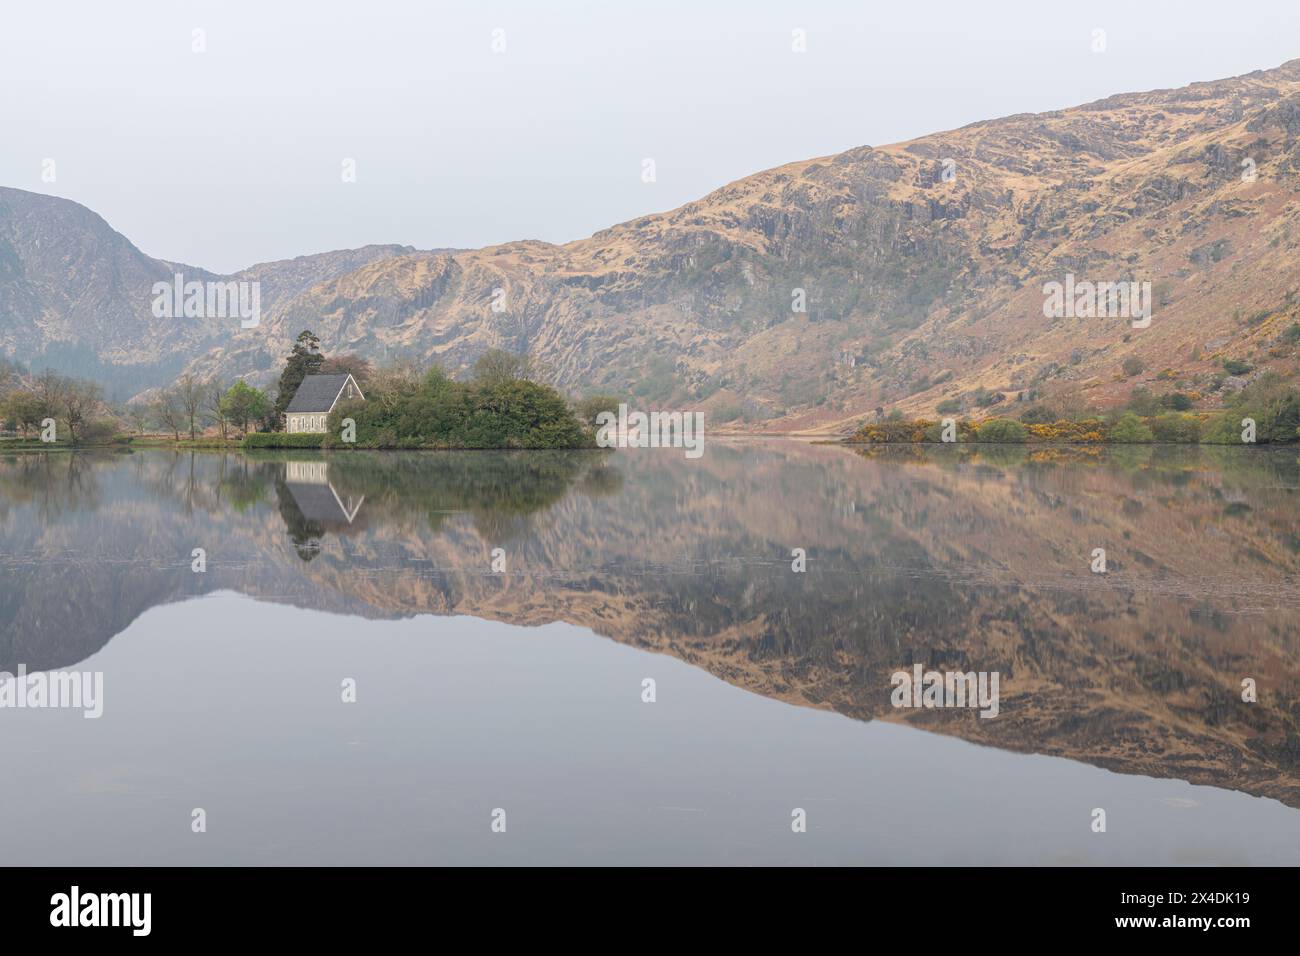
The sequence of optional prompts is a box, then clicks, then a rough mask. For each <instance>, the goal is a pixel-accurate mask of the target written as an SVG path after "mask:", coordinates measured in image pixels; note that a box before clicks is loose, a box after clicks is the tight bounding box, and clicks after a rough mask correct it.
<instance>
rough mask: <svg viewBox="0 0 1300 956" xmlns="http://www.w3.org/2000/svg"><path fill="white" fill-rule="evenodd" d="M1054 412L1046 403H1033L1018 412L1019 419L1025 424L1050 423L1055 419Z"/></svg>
mask: <svg viewBox="0 0 1300 956" xmlns="http://www.w3.org/2000/svg"><path fill="white" fill-rule="evenodd" d="M1057 417H1058V416H1057V414H1056V412H1054V411H1052V410H1051V409H1050V408H1048V407H1047V406H1046V405H1034V406H1033V407H1032V408H1026V409H1025V410H1024V411H1023V412H1021V414H1020V420H1021V421H1022V422H1024V423H1025V424H1026V425H1050V424H1052V422H1054V421H1056V419H1057Z"/></svg>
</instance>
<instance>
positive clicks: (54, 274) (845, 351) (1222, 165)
mask: <svg viewBox="0 0 1300 956" xmlns="http://www.w3.org/2000/svg"><path fill="white" fill-rule="evenodd" d="M1298 186H1300V60H1294V61H1291V62H1289V63H1287V64H1285V65H1283V66H1281V67H1279V68H1277V69H1274V70H1269V71H1260V72H1256V73H1252V74H1248V75H1246V76H1242V77H1236V78H1233V79H1227V80H1220V81H1215V82H1210V83H1198V84H1193V85H1191V86H1189V87H1186V88H1183V89H1177V90H1161V91H1154V92H1148V93H1134V94H1125V95H1120V96H1114V97H1110V98H1108V99H1106V100H1101V101H1099V102H1096V103H1091V104H1088V105H1085V106H1080V107H1076V108H1073V109H1069V110H1062V111H1058V112H1053V113H1045V114H1038V115H1019V116H1011V117H1007V118H1003V119H999V120H990V121H987V122H982V123H976V124H973V125H971V126H968V127H965V128H962V129H959V130H954V131H951V132H946V133H937V134H934V135H932V136H926V137H922V138H920V139H917V140H914V141H912V142H909V143H900V144H896V145H892V146H884V147H879V148H872V147H866V146H864V147H860V148H857V149H852V150H849V151H847V152H844V153H840V154H838V155H835V156H830V157H825V158H822V159H816V160H808V161H804V162H797V163H792V164H790V165H787V166H783V167H780V168H777V169H772V170H768V171H766V172H762V173H758V174H756V175H754V176H750V177H747V178H745V179H742V180H740V181H738V182H735V183H732V184H730V185H728V186H725V187H723V188H722V189H719V190H716V191H715V192H713V193H710V194H709V195H707V196H705V197H703V198H702V199H699V200H697V201H695V202H692V203H689V204H687V205H685V206H683V207H681V208H679V209H676V210H673V211H671V212H666V213H660V214H655V215H649V216H645V217H643V218H640V219H637V220H634V221H631V222H626V223H622V224H620V225H617V226H614V227H612V228H610V229H607V230H604V231H602V232H599V233H597V234H596V235H594V236H592V237H591V238H589V239H584V240H580V241H577V242H572V243H568V244H565V245H551V244H547V243H542V242H516V243H509V244H506V245H502V246H496V247H491V248H487V249H480V250H468V251H451V252H441V253H440V252H416V251H413V250H409V249H405V248H400V247H367V248H366V249H362V250H356V251H354V252H339V253H329V254H326V255H324V256H315V257H305V258H304V259H297V260H292V261H291V262H287V263H270V264H266V265H263V266H256V267H254V268H252V269H249V270H247V271H246V272H245V273H241V274H240V277H242V278H257V279H259V280H260V281H262V282H263V283H264V285H265V286H266V287H267V288H268V289H269V290H270V293H269V294H268V295H267V296H266V298H264V311H265V313H266V315H265V318H264V322H263V325H262V326H261V327H259V328H258V329H251V330H242V331H241V330H239V329H238V328H237V327H231V326H230V324H229V323H227V325H225V326H222V327H221V328H219V329H215V330H214V329H212V328H209V327H206V326H200V327H197V328H194V329H192V330H190V331H189V332H188V333H187V336H188V337H187V336H181V337H179V338H178V337H177V336H175V335H169V336H161V335H159V334H158V333H159V331H160V330H158V329H157V328H155V327H153V326H152V325H150V324H149V323H148V322H145V321H143V320H142V319H141V317H140V315H139V314H138V311H137V312H132V308H131V306H130V304H129V303H130V302H138V301H139V300H138V299H136V298H132V296H135V295H136V293H134V292H130V290H131V289H134V288H136V285H137V284H138V283H141V282H144V281H145V280H146V279H148V278H149V277H150V276H151V275H153V273H155V272H158V271H160V270H161V269H162V267H163V266H165V265H166V264H161V263H157V262H155V261H154V260H148V259H145V258H144V257H141V256H140V254H139V253H138V251H137V250H134V248H133V247H130V245H129V243H126V241H125V240H123V239H122V238H121V237H120V236H116V234H114V233H111V230H107V227H106V226H104V225H103V223H102V220H98V219H97V217H93V215H92V214H89V213H87V212H86V211H85V210H79V215H80V217H81V218H82V219H86V218H87V217H89V218H93V219H95V221H96V229H95V230H91V229H90V228H89V226H88V225H86V224H85V223H80V224H73V225H68V226H66V227H56V226H52V225H50V224H49V223H48V222H45V221H42V222H41V223H40V224H39V225H38V224H36V219H38V218H40V216H38V215H36V214H35V213H33V212H32V211H31V210H30V209H29V210H27V211H22V210H18V211H17V212H15V207H16V206H19V205H21V204H20V203H16V201H15V200H14V191H12V190H6V191H3V192H0V235H7V236H8V239H7V240H6V241H7V242H8V243H9V245H8V246H7V247H6V246H3V245H0V250H4V249H6V248H8V249H9V250H10V251H9V252H8V253H5V252H3V251H0V261H8V262H9V268H8V271H7V272H3V273H0V303H4V312H3V313H0V320H2V323H0V324H3V326H4V328H2V329H0V335H2V336H4V337H3V338H0V342H4V344H5V347H6V348H11V347H17V348H18V349H19V350H20V352H21V350H22V349H31V348H35V347H38V346H40V345H41V344H42V343H48V342H50V341H64V340H65V339H60V338H58V336H59V335H63V334H66V335H70V336H73V337H72V338H71V339H67V340H68V341H77V342H80V341H82V339H81V338H77V337H76V335H82V337H83V338H84V340H85V346H86V347H87V348H90V349H92V350H95V352H96V354H98V355H100V356H101V357H102V360H103V361H104V362H107V363H121V362H126V361H137V362H138V361H140V358H139V356H141V355H146V356H155V357H156V360H157V361H159V362H161V361H163V360H164V357H167V358H170V359H171V360H174V361H187V362H192V363H193V364H194V366H195V367H196V368H197V369H199V370H201V371H205V372H207V371H218V370H219V371H221V372H223V373H225V374H252V375H253V376H254V377H255V378H256V377H261V378H263V379H266V380H270V379H271V378H272V377H273V369H272V364H273V363H274V362H277V361H278V359H279V357H280V356H281V355H283V354H284V353H285V352H286V351H287V349H288V347H289V344H290V342H291V341H292V338H293V337H294V336H295V335H296V334H297V333H298V331H300V330H301V329H303V328H311V329H313V330H314V331H316V332H317V333H318V334H320V335H321V337H322V340H323V343H324V346H325V348H326V350H327V351H357V352H361V353H363V354H367V355H370V356H372V357H374V358H378V359H381V360H382V359H383V358H384V357H386V356H387V357H396V356H398V355H401V356H405V357H412V358H419V359H424V360H438V361H441V362H443V363H445V364H446V365H448V366H449V367H451V368H452V369H456V368H459V367H462V366H465V365H467V364H469V363H470V362H472V360H473V359H474V358H475V357H476V356H477V355H478V354H479V353H480V352H481V351H482V350H483V349H485V348H488V347H493V346H496V347H503V348H509V349H513V350H518V351H523V350H527V351H530V352H532V353H533V354H534V355H536V356H537V357H538V358H540V359H541V360H542V361H543V362H544V363H545V364H546V365H547V366H548V367H549V368H550V370H551V373H552V375H553V377H554V378H555V380H556V381H557V382H558V383H559V384H561V385H563V386H566V387H568V388H571V389H573V390H581V391H594V390H608V391H616V392H623V393H627V392H632V393H634V394H636V395H637V396H638V397H639V398H640V399H641V400H642V401H644V402H646V403H658V404H662V403H668V402H672V403H676V404H689V405H691V407H696V408H704V409H705V410H706V411H707V412H711V413H712V420H713V421H714V423H715V424H718V423H721V422H722V421H724V420H727V419H733V417H734V416H737V415H738V414H740V413H743V414H744V415H745V416H746V417H747V418H749V419H750V420H751V421H766V422H769V423H771V424H773V425H775V426H779V427H796V428H826V429H832V430H833V429H837V428H843V427H847V426H848V425H849V424H851V423H852V422H853V421H854V420H855V419H857V418H860V417H862V416H864V415H868V414H871V413H872V412H873V411H874V409H875V408H876V407H879V406H899V407H901V408H902V409H904V410H905V411H908V412H913V413H920V412H930V411H933V409H934V406H935V405H936V404H937V403H938V402H940V401H944V400H957V401H958V402H960V403H962V404H963V405H964V406H966V407H967V408H969V407H971V404H972V398H973V395H974V393H976V392H977V391H978V390H981V389H982V390H984V391H985V392H987V393H991V394H992V395H994V396H999V395H1000V396H1004V398H1003V400H1004V401H1014V400H1015V398H1016V396H1017V395H1018V394H1021V393H1024V394H1026V395H1028V394H1029V393H1031V392H1033V393H1034V394H1036V395H1041V396H1045V397H1049V398H1058V399H1061V400H1065V399H1068V400H1070V401H1076V402H1087V403H1091V404H1095V405H1101V406H1105V405H1108V404H1113V403H1115V402H1118V401H1120V400H1122V399H1123V398H1125V397H1126V395H1127V393H1128V391H1129V389H1130V388H1131V387H1132V386H1133V385H1135V384H1138V383H1141V384H1145V385H1147V386H1149V387H1152V388H1153V390H1155V391H1157V392H1159V391H1160V390H1162V389H1170V388H1174V387H1178V388H1180V389H1181V390H1182V391H1185V392H1190V393H1195V394H1196V395H1197V396H1198V401H1200V403H1201V404H1202V405H1203V406H1213V405H1215V404H1217V402H1218V398H1219V396H1218V394H1217V393H1216V392H1215V386H1214V385H1213V383H1212V382H1211V376H1212V375H1213V374H1214V373H1215V371H1216V370H1218V369H1220V368H1221V365H1222V360H1224V359H1226V358H1240V359H1245V360H1247V361H1249V362H1250V363H1251V364H1252V365H1254V366H1256V367H1259V368H1262V367H1271V368H1275V369H1277V370H1278V371H1280V372H1282V373H1283V374H1286V375H1294V374H1296V372H1297V370H1298V362H1300V357H1298V356H1297V349H1296V345H1295V344H1294V343H1292V342H1290V341H1288V340H1286V339H1284V338H1283V332H1284V330H1285V329H1286V328H1287V327H1289V326H1290V325H1291V324H1292V323H1294V322H1295V321H1297V318H1300V303H1298V302H1297V301H1296V300H1295V299H1294V296H1293V292H1294V290H1295V289H1297V287H1300V256H1297V243H1300V221H1297V220H1298V217H1300V202H1297V199H1300V193H1298V192H1297V187H1298ZM20 195H28V194H20ZM6 200H7V201H8V202H9V206H6V205H4V202H5V201H6ZM34 202H35V200H28V202H27V205H28V206H31V205H32V204H33V203H34ZM46 202H51V203H52V202H56V201H53V200H46ZM64 205H70V204H64ZM78 209H79V207H78ZM51 217H52V214H51ZM59 217H61V218H60V219H59V221H60V222H62V221H64V220H69V221H70V220H73V219H75V218H76V217H74V216H73V214H72V213H71V212H69V211H67V210H66V209H63V208H62V206H60V209H59ZM38 228H39V229H58V228H66V229H67V230H69V231H76V230H81V232H80V233H78V234H79V235H82V236H83V238H80V239H78V240H76V242H73V243H71V244H72V245H74V246H76V247H77V248H78V249H79V250H80V254H79V255H65V256H62V257H60V258H57V259H42V260H41V261H42V262H43V263H44V266H43V267H42V268H43V269H47V270H48V275H46V277H45V278H44V279H40V278H33V272H34V271H35V272H40V271H41V270H39V269H38V270H33V268H32V267H31V266H30V263H31V262H32V261H33V253H32V249H33V248H34V244H33V240H32V238H31V236H32V231H33V230H34V229H38ZM106 230H107V232H106ZM92 233H93V241H92V240H91V239H90V238H85V237H86V236H90V235H91V234H92ZM42 245H43V246H44V244H42ZM110 256H116V257H118V258H115V259H112V260H111V261H114V262H116V261H119V259H120V260H122V261H126V262H129V263H131V264H132V265H131V267H130V268H127V267H125V266H122V267H116V266H114V267H111V268H110V267H109V266H108V265H104V264H102V263H103V260H104V259H106V258H109V257H110ZM90 260H95V262H96V263H99V264H97V265H92V264H90ZM108 272H112V273H113V274H114V276H115V277H116V278H115V280H114V282H112V283H103V282H101V281H100V277H102V276H104V275H105V274H106V273H108ZM1067 275H1074V276H1076V277H1077V278H1078V280H1079V281H1081V282H1082V281H1091V282H1119V281H1137V282H1149V283H1150V286H1151V293H1152V296H1153V299H1154V301H1153V310H1152V311H1153V315H1152V323H1151V325H1150V327H1149V328H1144V329H1134V328H1133V327H1132V326H1131V324H1130V322H1128V321H1127V320H1125V319H1124V318H1083V317H1079V318H1065V317H1061V318H1046V317H1044V314H1043V303H1044V291H1043V286H1044V284H1045V283H1049V282H1064V281H1065V280H1066V276H1067ZM90 287H93V288H95V289H97V290H99V291H97V292H96V293H95V296H97V297H98V298H92V299H90V300H86V301H81V302H80V303H79V304H78V303H74V302H67V301H65V299H66V295H65V296H64V297H63V298H60V296H59V295H56V294H55V291H56V290H57V289H59V288H66V289H75V288H90ZM128 293H129V294H128ZM83 298H84V297H83ZM147 301H148V300H147V298H145V299H144V300H143V302H144V303H145V306H147ZM800 301H802V303H803V304H804V307H805V308H806V311H803V312H799V311H794V307H795V306H796V304H797V303H799V302H800ZM76 308H80V309H81V311H75V310H76ZM137 310H138V306H137ZM74 315H75V316H77V317H80V318H83V319H84V320H85V322H86V323H87V324H89V325H92V326H94V327H95V331H94V332H93V333H91V332H85V333H84V334H83V333H76V334H75V335H74V333H73V332H72V331H71V330H72V328H73V326H76V325H78V324H79V323H78V322H76V321H74V319H73V316H74ZM38 316H43V318H42V319H41V323H38V324H39V328H40V331H39V333H37V332H33V331H32V330H31V325H32V323H33V322H35V321H36V317H38ZM133 323H134V324H133ZM144 343H147V345H146V344H144ZM137 349H142V350H143V351H137ZM196 356H197V357H196ZM20 357H21V355H20ZM1130 357H1136V358H1138V359H1141V360H1142V362H1143V363H1144V364H1145V366H1146V370H1145V371H1144V372H1142V373H1139V374H1138V375H1136V376H1125V375H1124V374H1123V373H1122V372H1121V371H1120V369H1121V365H1122V363H1123V361H1124V360H1125V359H1126V358H1130ZM1166 370H1167V371H1166ZM1161 373H1164V374H1163V375H1162V376H1161ZM1157 376H1161V377H1158V378H1157ZM1175 383H1176V385H1175Z"/></svg>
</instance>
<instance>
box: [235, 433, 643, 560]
mask: <svg viewBox="0 0 1300 956" xmlns="http://www.w3.org/2000/svg"><path fill="white" fill-rule="evenodd" d="M260 457H261V456H259V458H260ZM606 458H607V456H606V454H605V453H603V452H582V451H578V452H575V451H521V452H505V453H502V452H433V453H429V452H422V453H421V452H416V453H402V452H348V453H346V454H339V455H331V456H329V457H328V458H327V459H323V460H324V461H325V462H327V463H328V464H327V467H328V482H329V485H330V487H331V489H333V490H334V491H336V492H337V493H338V494H340V495H342V496H344V498H345V499H349V498H350V499H352V500H361V499H362V498H363V497H364V500H365V507H364V508H363V509H361V512H360V516H359V517H358V519H357V522H356V523H355V524H353V523H352V522H349V523H348V524H349V525H352V528H353V529H356V530H359V529H360V528H361V527H365V526H369V525H372V524H374V523H376V522H382V523H383V524H384V525H385V526H386V527H392V526H394V525H398V524H401V523H403V522H410V523H412V524H413V525H424V526H427V527H429V528H431V529H432V530H434V531H439V530H441V529H442V528H443V527H444V526H445V525H446V522H447V520H448V518H450V517H453V516H455V515H457V514H468V515H470V516H471V518H472V520H473V522H474V526H475V528H476V530H477V531H478V532H479V534H480V535H481V536H483V537H484V538H487V539H489V540H492V541H494V542H505V541H509V540H511V539H512V538H515V537H518V536H520V535H522V534H525V533H527V532H528V530H529V529H530V527H531V521H532V517H533V516H534V515H536V514H537V513H539V512H541V511H543V510H545V509H547V508H549V507H551V506H552V505H554V504H555V503H556V502H558V501H559V500H560V499H561V498H563V497H564V495H565V494H566V493H568V491H569V489H570V488H572V487H574V485H575V484H578V485H580V486H581V487H582V488H583V490H584V491H586V492H587V493H588V494H591V495H595V494H610V493H612V491H613V490H616V489H617V488H618V486H619V483H620V481H621V476H620V475H619V473H618V471H617V470H616V469H614V468H613V467H612V466H610V465H609V464H608V462H607V461H606ZM263 460H271V461H286V462H287V461H294V460H303V461H322V459H321V458H319V457H316V458H310V459H294V458H291V457H286V456H282V455H280V456H272V457H270V458H269V459H263ZM280 474H281V475H282V474H283V473H282V472H281V473H280ZM276 495H277V497H278V499H279V503H280V514H281V515H282V516H283V517H284V519H285V523H286V526H288V527H289V529H290V535H291V537H293V538H294V542H295V546H297V545H298V544H299V543H300V542H299V538H300V537H301V539H302V543H304V544H305V543H306V542H307V541H308V540H309V539H312V538H317V539H318V538H319V537H320V535H321V534H323V533H324V531H325V530H338V531H341V532H342V531H345V530H348V529H344V528H341V527H340V528H337V529H334V528H330V529H327V528H325V527H324V525H322V523H321V522H319V521H316V520H308V518H307V516H305V515H304V514H303V512H302V509H301V507H299V505H298V503H297V502H295V501H293V495H292V493H291V489H290V488H289V486H288V484H287V483H286V482H285V481H284V480H283V477H278V478H277V479H276ZM317 550H319V549H317ZM300 553H301V552H300ZM313 556H314V553H313Z"/></svg>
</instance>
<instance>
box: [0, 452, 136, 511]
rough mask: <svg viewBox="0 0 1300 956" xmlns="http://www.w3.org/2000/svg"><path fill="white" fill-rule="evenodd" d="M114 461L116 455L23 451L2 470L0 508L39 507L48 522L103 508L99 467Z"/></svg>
mask: <svg viewBox="0 0 1300 956" xmlns="http://www.w3.org/2000/svg"><path fill="white" fill-rule="evenodd" d="M113 460H114V455H113V453H112V452H100V451H90V452H82V451H69V452H63V451H60V452H23V453H20V454H15V455H8V456H6V457H5V458H4V467H0V507H8V506H12V505H15V504H36V505H39V507H40V509H41V514H42V516H43V517H44V518H45V519H46V520H54V519H56V518H58V517H60V516H62V515H64V514H67V513H69V512H75V511H93V510H95V509H96V508H98V507H99V504H100V497H101V489H100V486H99V479H98V476H97V475H96V474H95V466H96V464H98V463H103V462H110V461H113Z"/></svg>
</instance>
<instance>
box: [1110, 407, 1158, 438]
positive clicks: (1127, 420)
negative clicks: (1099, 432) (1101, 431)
mask: <svg viewBox="0 0 1300 956" xmlns="http://www.w3.org/2000/svg"><path fill="white" fill-rule="evenodd" d="M1107 437H1108V438H1109V439H1110V440H1111V441H1114V442H1123V443H1125V444H1133V443H1139V442H1149V441H1152V440H1154V438H1155V436H1154V435H1153V434H1152V433H1151V429H1150V428H1148V427H1147V426H1146V423H1145V422H1143V421H1142V419H1140V418H1138V417H1137V416H1136V415H1134V414H1133V413H1132V412H1125V413H1124V414H1123V415H1121V416H1120V419H1119V421H1117V422H1116V423H1115V424H1114V425H1112V426H1111V428H1110V433H1109V435H1107Z"/></svg>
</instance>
